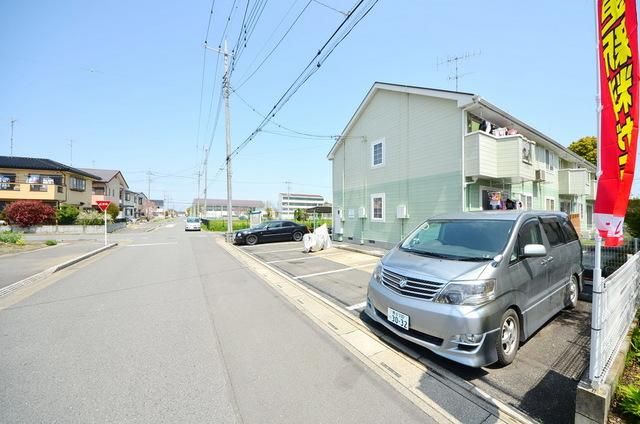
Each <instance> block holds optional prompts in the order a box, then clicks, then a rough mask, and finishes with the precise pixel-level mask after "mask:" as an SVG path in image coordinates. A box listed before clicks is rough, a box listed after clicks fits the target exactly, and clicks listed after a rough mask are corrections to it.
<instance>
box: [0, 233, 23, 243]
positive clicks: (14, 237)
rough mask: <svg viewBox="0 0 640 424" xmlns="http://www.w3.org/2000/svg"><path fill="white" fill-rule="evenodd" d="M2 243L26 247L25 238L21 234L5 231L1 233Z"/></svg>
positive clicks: (0, 241)
mask: <svg viewBox="0 0 640 424" xmlns="http://www.w3.org/2000/svg"><path fill="white" fill-rule="evenodd" d="M0 243H9V244H17V245H19V246H24V236H23V235H22V234H21V233H13V232H11V231H5V232H2V233H0Z"/></svg>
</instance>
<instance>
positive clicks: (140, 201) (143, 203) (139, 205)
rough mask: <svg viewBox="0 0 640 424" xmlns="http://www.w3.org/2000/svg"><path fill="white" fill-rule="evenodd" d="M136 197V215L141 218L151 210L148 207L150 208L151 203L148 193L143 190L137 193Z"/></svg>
mask: <svg viewBox="0 0 640 424" xmlns="http://www.w3.org/2000/svg"><path fill="white" fill-rule="evenodd" d="M134 199H135V200H134V206H133V208H134V209H133V210H134V217H135V218H140V217H142V216H147V214H148V212H149V211H148V210H147V209H148V208H149V204H150V203H151V202H150V201H149V199H148V198H147V195H146V194H144V193H143V192H140V193H135V197H134Z"/></svg>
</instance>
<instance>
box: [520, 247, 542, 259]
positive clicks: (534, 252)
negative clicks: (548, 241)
mask: <svg viewBox="0 0 640 424" xmlns="http://www.w3.org/2000/svg"><path fill="white" fill-rule="evenodd" d="M524 256H525V257H527V258H537V257H542V256H547V249H546V247H544V245H543V244H527V245H526V246H525V247H524Z"/></svg>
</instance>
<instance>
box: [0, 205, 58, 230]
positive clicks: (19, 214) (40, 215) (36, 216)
mask: <svg viewBox="0 0 640 424" xmlns="http://www.w3.org/2000/svg"><path fill="white" fill-rule="evenodd" d="M4 212H5V214H6V215H7V219H8V220H9V223H10V224H16V225H18V226H20V227H30V226H32V225H40V224H44V223H48V222H54V220H55V217H56V211H55V210H54V209H53V207H51V206H50V205H48V204H46V203H42V202H40V201H37V200H19V201H17V202H13V203H10V204H9V205H8V206H7V207H6V208H5V209H4Z"/></svg>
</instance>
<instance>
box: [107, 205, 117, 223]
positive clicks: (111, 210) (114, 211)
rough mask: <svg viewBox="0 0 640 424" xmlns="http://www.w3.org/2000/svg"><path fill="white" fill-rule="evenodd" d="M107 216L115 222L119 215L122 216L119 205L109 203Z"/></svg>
mask: <svg viewBox="0 0 640 424" xmlns="http://www.w3.org/2000/svg"><path fill="white" fill-rule="evenodd" d="M107 214H108V215H109V216H111V219H113V220H114V221H115V219H116V218H117V217H118V214H120V208H119V207H118V205H116V204H115V203H113V202H111V203H109V207H108V208H107Z"/></svg>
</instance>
